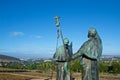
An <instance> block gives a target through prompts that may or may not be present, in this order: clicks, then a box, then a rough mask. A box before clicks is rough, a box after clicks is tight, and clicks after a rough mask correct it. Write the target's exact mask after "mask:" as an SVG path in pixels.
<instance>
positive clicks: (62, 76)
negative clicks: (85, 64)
mask: <svg viewBox="0 0 120 80" xmlns="http://www.w3.org/2000/svg"><path fill="white" fill-rule="evenodd" d="M59 18H60V17H58V16H56V17H55V19H56V27H57V28H58V30H57V44H56V45H57V46H56V52H55V54H54V56H53V58H54V60H55V61H56V66H57V76H56V80H70V69H69V61H67V58H69V57H71V56H72V43H70V44H69V40H68V39H67V38H63V35H62V31H61V29H60V27H59V26H60V22H59ZM59 38H61V39H62V42H63V45H61V46H58V39H59Z"/></svg>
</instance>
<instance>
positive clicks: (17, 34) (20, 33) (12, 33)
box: [11, 32, 24, 36]
mask: <svg viewBox="0 0 120 80" xmlns="http://www.w3.org/2000/svg"><path fill="white" fill-rule="evenodd" d="M11 35H12V36H23V35H24V33H23V32H11Z"/></svg>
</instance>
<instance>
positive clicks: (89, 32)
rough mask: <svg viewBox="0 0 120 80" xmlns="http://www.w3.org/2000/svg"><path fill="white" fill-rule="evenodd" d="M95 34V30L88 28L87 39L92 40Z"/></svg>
mask: <svg viewBox="0 0 120 80" xmlns="http://www.w3.org/2000/svg"><path fill="white" fill-rule="evenodd" d="M96 34H97V31H96V29H95V28H90V29H89V30H88V38H94V37H95V36H96Z"/></svg>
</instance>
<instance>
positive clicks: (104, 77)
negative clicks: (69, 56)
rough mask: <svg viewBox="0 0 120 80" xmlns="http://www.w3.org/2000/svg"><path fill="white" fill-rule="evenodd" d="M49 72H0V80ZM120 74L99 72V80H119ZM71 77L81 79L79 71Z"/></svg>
mask: <svg viewBox="0 0 120 80" xmlns="http://www.w3.org/2000/svg"><path fill="white" fill-rule="evenodd" d="M0 70H12V69H8V68H0ZM51 75H52V74H51V72H48V73H39V72H35V71H32V72H0V80H32V79H39V80H44V79H45V78H50V77H51ZM55 75H56V73H55V72H54V73H53V80H55ZM119 76H120V74H109V73H100V74H99V77H100V78H99V80H120V77H119ZM72 77H74V78H75V79H76V80H81V73H73V74H72Z"/></svg>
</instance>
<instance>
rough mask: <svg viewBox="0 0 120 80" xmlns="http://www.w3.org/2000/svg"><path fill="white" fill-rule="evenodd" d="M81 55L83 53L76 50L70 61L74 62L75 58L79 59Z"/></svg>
mask: <svg viewBox="0 0 120 80" xmlns="http://www.w3.org/2000/svg"><path fill="white" fill-rule="evenodd" d="M82 55H83V53H82V52H81V51H80V50H78V51H77V52H76V53H74V54H73V56H72V59H73V60H74V59H76V58H79V57H81V56H82Z"/></svg>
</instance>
